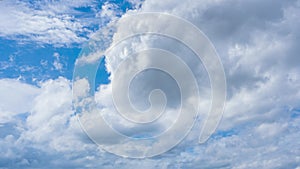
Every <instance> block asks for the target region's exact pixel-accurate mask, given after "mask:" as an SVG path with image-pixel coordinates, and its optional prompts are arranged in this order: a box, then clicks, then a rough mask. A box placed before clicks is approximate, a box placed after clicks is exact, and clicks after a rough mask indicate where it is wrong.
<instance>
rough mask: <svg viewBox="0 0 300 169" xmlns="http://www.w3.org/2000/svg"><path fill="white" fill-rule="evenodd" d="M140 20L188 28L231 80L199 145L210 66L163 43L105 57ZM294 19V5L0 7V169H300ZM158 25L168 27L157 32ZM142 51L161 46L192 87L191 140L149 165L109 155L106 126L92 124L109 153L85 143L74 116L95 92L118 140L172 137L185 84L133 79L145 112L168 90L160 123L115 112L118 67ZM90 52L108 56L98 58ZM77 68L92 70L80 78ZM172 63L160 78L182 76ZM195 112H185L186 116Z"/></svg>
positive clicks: (141, 42)
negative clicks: (188, 73)
mask: <svg viewBox="0 0 300 169" xmlns="http://www.w3.org/2000/svg"><path fill="white" fill-rule="evenodd" d="M145 12H162V13H165V14H170V15H174V16H177V17H180V18H183V19H185V20H186V21H188V22H190V23H191V24H193V25H194V26H196V27H197V28H198V29H200V30H201V31H202V32H203V34H205V36H206V37H207V38H208V39H209V40H210V42H211V44H213V45H214V48H215V50H216V52H217V53H218V55H219V57H220V61H221V63H222V65H223V68H224V73H225V77H226V94H227V95H226V101H225V108H224V112H223V116H222V119H221V121H220V123H219V125H218V127H217V129H216V131H215V132H214V133H213V134H212V135H211V137H210V138H209V139H208V140H207V141H206V142H205V143H203V144H199V143H198V138H199V134H200V131H201V127H203V124H204V119H205V117H206V115H207V113H206V112H207V111H208V110H209V107H210V104H211V99H212V95H211V93H210V89H211V86H210V81H209V76H208V74H207V72H206V69H205V68H206V67H205V65H203V63H201V61H199V60H196V61H197V62H196V61H195V57H196V56H195V53H193V52H191V51H190V50H189V48H188V47H187V46H185V45H183V44H181V43H180V42H179V41H176V40H174V39H170V38H168V37H162V36H158V35H152V36H147V35H145V36H138V37H134V38H132V39H129V40H128V41H126V42H124V43H121V44H120V46H119V48H117V47H116V48H115V49H114V50H113V51H106V48H108V47H111V45H112V44H114V43H115V42H118V37H122V36H124V35H126V34H127V33H128V32H130V31H132V29H135V28H140V27H138V26H136V25H138V24H136V23H130V24H128V25H121V24H119V22H118V21H120V20H122V18H125V17H126V16H128V15H130V14H140V13H145ZM299 17H300V1H299V0H286V1H281V0H264V1H260V0H186V1H181V0H165V1H162V0H144V1H143V0H124V1H122V0H109V1H96V0H77V1H72V0H39V1H31V0H22V1H21V0H15V1H9V0H2V1H0V23H1V24H0V169H8V168H9V169H10V168H14V169H18V168H22V169H23V168H24V169H26V168H28V169H31V168H45V169H46V168H61V169H63V168H66V169H67V168H80V169H82V168H96V169H98V168H99V169H110V168H124V169H126V168H145V169H152V168H163V169H164V168H165V169H169V168H170V169H173V168H187V169H199V168H200V169H202V168H236V169H240V168H241V169H242V168H266V169H269V168H270V169H273V168H278V169H286V168H292V169H293V168H294V169H299V168H300V142H299V140H300V102H299V100H300V90H299V89H300V67H299V64H300V56H299V53H300V48H299V44H300V33H299V30H300V20H299ZM148 21H149V20H147V19H145V20H144V23H145V25H147V26H149V27H146V28H144V29H149V30H150V29H151V27H155V28H157V29H159V30H169V31H171V32H173V33H174V34H175V35H176V34H178V35H182V36H184V35H187V34H188V33H189V32H184V29H183V26H182V27H180V26H177V27H175V26H174V27H172V25H171V24H170V26H169V27H167V26H168V25H169V23H171V22H170V21H169V22H168V20H165V22H161V21H156V20H154V21H151V22H148ZM161 23H163V24H165V25H167V26H166V27H159V26H161ZM131 24H132V25H131ZM163 24H162V25H163ZM139 26H141V25H139ZM130 28H131V29H130ZM95 41H96V42H97V43H96V45H95V44H94V43H93V42H95ZM92 47H94V48H96V49H94V48H92ZM144 48H161V49H164V50H168V51H170V52H172V53H175V54H176V55H178V56H181V59H182V60H184V61H185V62H186V65H187V66H188V67H189V68H190V69H191V70H192V73H193V74H195V79H196V83H197V85H198V86H199V94H200V95H201V97H200V102H199V103H198V102H197V104H199V114H198V115H197V117H196V118H195V125H194V126H193V128H192V129H191V131H190V132H189V133H188V135H187V136H186V137H185V138H184V139H183V140H182V141H181V142H180V143H179V144H177V145H176V146H174V147H173V148H172V149H170V150H169V151H166V152H165V153H162V154H160V155H158V156H154V157H150V158H143V159H135V158H124V157H120V156H118V155H115V154H113V153H109V152H107V151H106V150H107V149H110V150H113V148H114V146H115V147H118V146H121V145H124V144H121V143H120V141H119V140H117V139H116V138H114V137H113V136H111V135H110V134H111V133H109V132H107V130H106V128H105V126H104V125H99V123H96V124H95V125H96V127H97V128H96V129H99V132H100V133H101V134H102V135H101V136H105V138H103V137H101V139H100V142H101V143H102V144H104V145H105V146H104V148H103V147H101V146H98V145H97V144H95V143H94V142H93V141H95V140H92V139H91V138H89V137H88V135H87V134H86V133H85V132H84V129H83V128H82V126H81V125H84V122H82V121H81V123H80V122H79V120H78V116H77V115H78V112H77V111H76V109H75V110H74V104H73V103H74V96H86V95H88V94H89V92H90V91H93V92H94V93H93V94H94V95H95V103H96V104H97V106H98V107H97V108H98V109H100V111H101V113H102V115H103V116H104V117H105V120H106V122H108V123H111V124H112V125H111V126H112V127H113V128H114V129H115V130H118V131H119V132H120V133H122V134H124V135H127V136H131V137H135V138H148V137H151V136H156V135H158V134H159V133H161V132H163V131H165V130H167V129H168V126H170V125H173V124H174V118H177V117H181V116H179V115H178V114H176V115H173V114H172V112H173V110H174V109H175V110H176V109H177V108H178V104H179V102H180V101H182V99H181V100H180V99H178V98H180V96H179V95H180V92H178V91H180V89H179V88H180V87H182V86H178V85H176V84H174V82H175V81H179V82H180V81H182V80H184V79H185V78H186V77H181V78H182V79H175V80H174V79H173V78H172V77H170V76H169V75H168V74H166V73H162V72H157V71H155V70H154V71H148V72H144V74H142V75H141V76H137V77H136V79H134V80H133V81H132V82H133V83H132V85H131V86H130V87H129V95H130V97H131V98H130V99H131V100H132V101H133V102H134V104H135V106H136V107H137V109H139V110H145V109H146V108H147V107H149V102H147V101H146V100H145V98H147V97H148V95H149V93H150V92H151V91H152V90H153V89H155V88H159V89H161V90H163V91H164V92H165V98H166V99H167V100H168V102H167V103H166V107H167V109H166V110H168V111H167V113H166V115H165V116H162V120H158V121H157V122H155V123H153V124H151V125H150V126H143V125H142V126H138V125H132V124H130V123H128V122H127V121H126V120H124V119H122V117H121V116H120V115H115V114H114V112H115V109H114V108H113V105H112V101H111V99H110V97H111V95H113V94H115V93H114V91H112V88H114V86H113V84H112V83H111V81H112V79H113V78H114V77H117V76H116V74H117V72H118V69H117V68H118V65H120V63H123V62H122V61H123V60H125V59H126V57H127V55H128V53H134V52H136V51H140V50H141V49H144ZM93 50H100V51H105V52H104V53H101V52H100V53H97V52H96V55H95V54H94V53H93V52H91V51H93ZM86 56H89V57H86ZM153 58H155V57H153ZM80 59H81V60H80ZM81 61H82V62H84V63H89V64H91V65H92V66H91V67H89V68H87V67H83V69H80V68H81V67H80V66H79V68H78V65H80V63H81ZM138 61H139V62H138V64H137V65H138V66H140V65H139V64H144V63H146V64H148V65H151V64H159V63H162V62H163V59H160V58H155V59H150V60H147V59H146V60H143V59H141V60H138ZM174 64H175V62H171V61H170V62H168V63H167V64H165V65H167V66H166V67H165V68H168V69H170V70H172V68H174V67H175V68H178V67H176V66H175V65H174ZM89 66H90V65H89ZM74 70H75V71H74ZM78 70H80V71H79V73H78ZM90 71H95V72H96V74H95V75H94V74H91V72H90ZM181 71H182V72H183V70H182V69H179V68H178V69H177V73H178V72H179V73H180V72H181ZM128 72H130V69H128V71H121V73H123V74H121V75H119V76H120V79H122V77H124V76H122V75H126V73H128ZM81 73H82V74H89V75H92V77H94V81H93V82H94V83H93V84H92V85H90V81H89V80H90V79H85V78H84V76H83V75H82V74H81ZM75 75H76V76H75ZM77 76H78V77H80V78H76V77H77ZM74 77H75V78H74ZM190 84H191V83H188V84H187V85H188V86H190ZM72 86H73V87H74V88H72ZM76 87H78V88H79V89H80V90H77V89H76ZM83 89H84V90H83ZM114 89H116V90H115V91H119V93H116V94H117V95H121V94H122V92H123V90H120V89H123V88H122V86H121V87H120V86H117V87H116V88H114ZM74 91H75V92H74ZM191 91H192V89H189V90H188V89H187V90H186V92H187V93H188V94H187V98H192V96H194V93H193V92H191ZM183 100H184V99H183ZM75 101H76V100H75ZM125 108H127V107H125ZM191 109H192V108H191V107H189V106H183V110H184V111H186V112H190V110H191ZM171 110H172V111H171ZM187 116H188V115H187ZM82 117H83V120H85V119H84V117H85V116H82ZM185 119H187V117H184V116H183V117H181V119H179V120H183V121H184V120H185ZM175 121H176V120H175ZM176 131H177V130H175V131H173V132H174V133H175V134H176ZM177 132H178V131H177ZM174 133H173V134H174ZM98 134H99V133H98ZM171 134H172V133H171ZM172 140H173V137H170V138H168V139H165V140H161V141H160V143H161V144H168V143H170V142H171V141H172ZM98 141H99V140H98ZM143 146H146V147H148V148H149V145H141V147H140V149H141V150H144V149H145V147H143ZM150 147H151V146H150ZM120 151H121V153H122V150H120Z"/></svg>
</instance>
